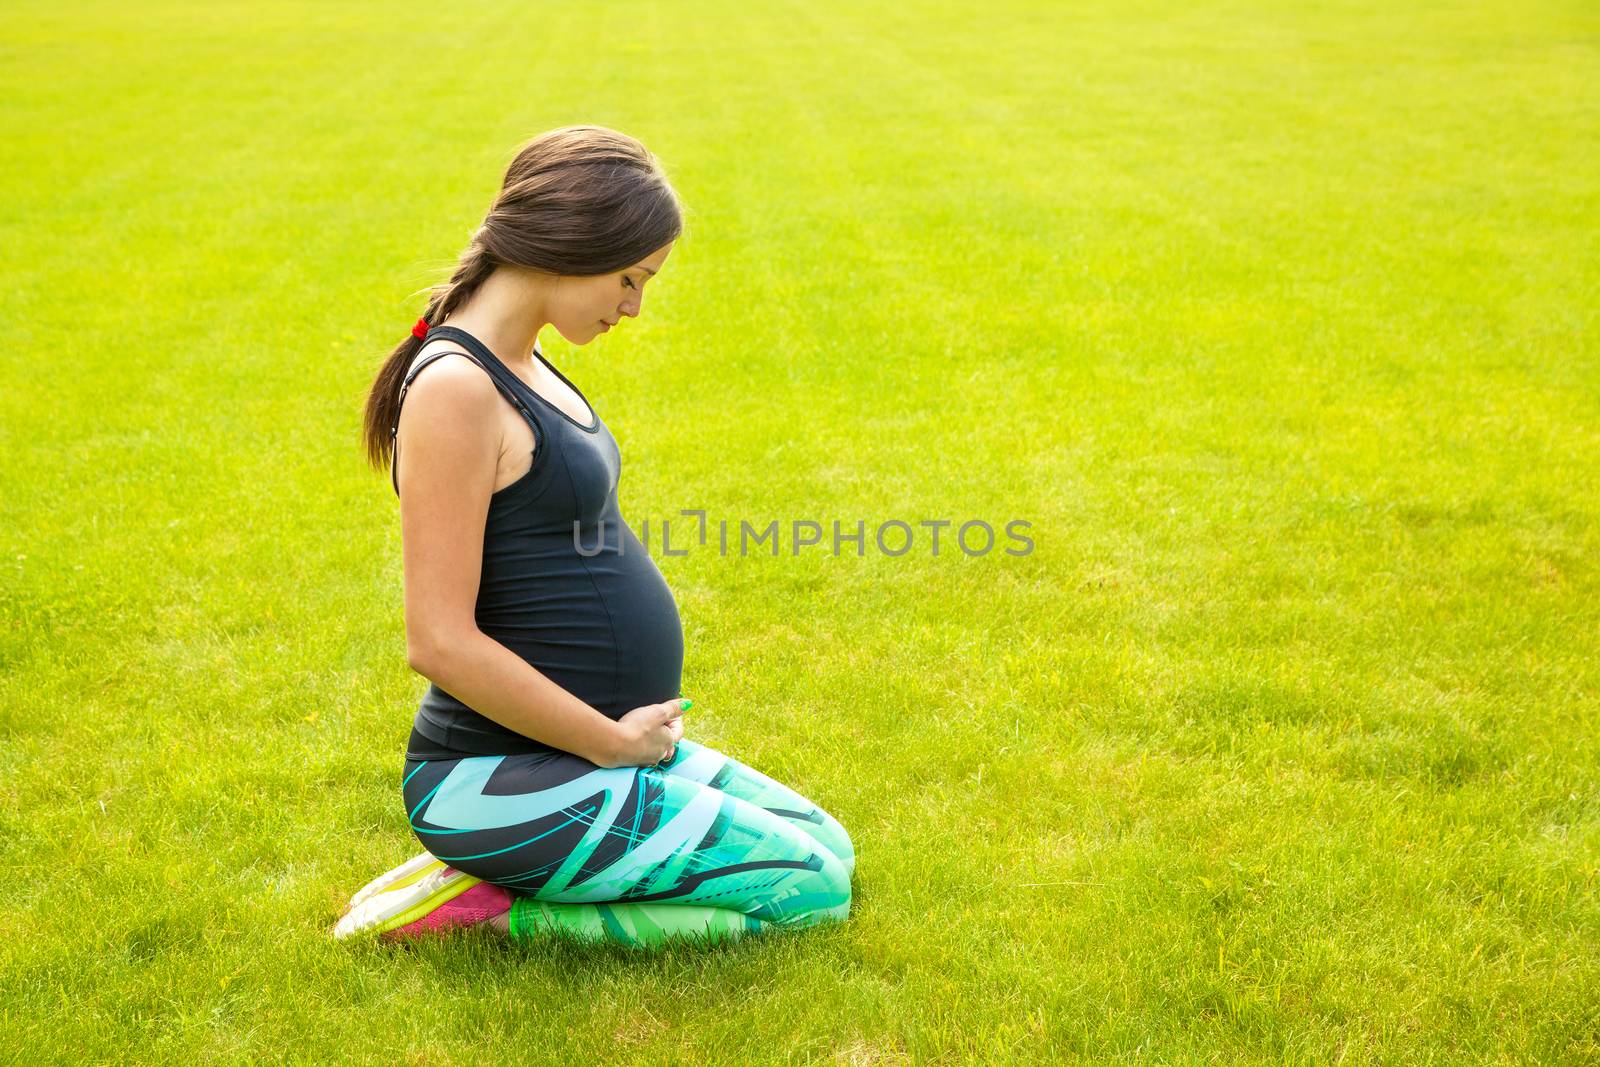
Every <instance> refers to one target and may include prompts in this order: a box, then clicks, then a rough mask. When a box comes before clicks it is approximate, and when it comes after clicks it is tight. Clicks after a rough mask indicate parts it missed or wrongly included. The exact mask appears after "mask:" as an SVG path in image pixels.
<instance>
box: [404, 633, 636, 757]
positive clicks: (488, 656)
mask: <svg viewBox="0 0 1600 1067" xmlns="http://www.w3.org/2000/svg"><path fill="white" fill-rule="evenodd" d="M411 667H412V670H415V671H416V672H417V673H418V674H420V675H422V676H423V677H425V678H427V679H428V680H429V681H430V682H432V683H433V684H435V685H437V686H438V687H439V688H440V689H443V690H444V691H445V692H447V693H449V694H450V695H451V696H453V697H455V698H456V699H457V700H459V701H461V702H462V703H463V704H465V705H467V706H468V707H469V708H471V709H473V710H474V711H476V712H478V714H480V715H483V716H485V717H487V718H490V719H493V720H494V721H495V722H497V723H499V724H500V725H501V726H504V727H506V728H507V729H510V730H515V731H516V732H517V733H519V734H521V735H522V736H524V737H531V738H533V739H534V740H535V741H540V742H543V743H544V744H546V745H550V746H551V747H552V748H559V749H561V750H563V751H566V752H571V753H573V754H575V755H578V756H582V757H583V758H584V759H586V760H588V761H589V762H591V763H594V764H597V765H598V766H601V767H608V766H610V765H611V762H612V760H613V759H614V757H615V754H616V749H617V741H618V738H617V732H618V727H617V724H616V721H615V720H614V719H611V718H608V717H607V716H606V715H604V714H603V713H601V712H600V711H598V710H597V709H595V708H593V707H591V706H589V705H588V704H586V703H585V702H584V701H582V700H580V699H578V698H577V697H576V696H574V695H573V694H571V693H569V692H568V691H567V690H565V689H563V688H561V686H559V685H557V684H556V683H555V682H553V681H551V680H550V678H549V676H547V675H546V674H544V672H542V671H540V670H539V669H538V668H536V667H534V666H533V665H532V664H530V663H528V661H527V660H525V659H523V658H522V657H521V656H519V655H517V654H516V653H515V652H513V651H511V650H510V649H509V648H507V647H506V646H505V645H502V644H501V643H500V642H498V641H496V640H495V639H494V638H492V637H490V636H488V635H487V634H485V633H483V632H482V631H481V630H473V631H472V632H470V633H468V634H464V635H463V636H462V637H461V639H460V640H459V641H457V642H455V643H454V644H446V645H444V646H443V647H440V648H436V649H434V650H433V651H432V652H431V653H430V654H429V655H428V656H426V657H423V658H420V659H416V660H414V661H413V662H412V664H411Z"/></svg>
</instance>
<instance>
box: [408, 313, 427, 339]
mask: <svg viewBox="0 0 1600 1067" xmlns="http://www.w3.org/2000/svg"><path fill="white" fill-rule="evenodd" d="M411 336H412V337H426V336H428V320H427V318H426V317H423V318H420V319H418V320H417V324H416V325H415V326H413V327H411Z"/></svg>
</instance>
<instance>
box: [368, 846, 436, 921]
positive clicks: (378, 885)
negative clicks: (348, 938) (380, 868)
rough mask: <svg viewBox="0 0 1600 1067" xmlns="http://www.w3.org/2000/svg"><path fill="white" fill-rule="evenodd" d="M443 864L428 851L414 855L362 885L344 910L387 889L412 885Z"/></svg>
mask: <svg viewBox="0 0 1600 1067" xmlns="http://www.w3.org/2000/svg"><path fill="white" fill-rule="evenodd" d="M443 866H444V860H440V859H434V857H433V856H432V855H430V854H429V853H427V852H424V853H422V854H421V855H420V856H413V857H412V858H411V859H408V860H406V861H405V862H404V863H402V864H401V865H400V866H398V867H396V868H394V869H393V870H391V871H385V872H384V873H383V874H380V875H378V877H376V878H374V879H373V880H372V881H370V882H368V883H367V884H366V885H364V886H362V887H361V891H360V892H359V893H357V894H356V895H355V896H353V897H351V898H350V903H349V904H348V905H346V907H345V909H344V910H345V912H346V913H349V912H350V911H351V910H353V909H354V908H355V907H356V906H357V905H359V904H360V903H361V902H362V901H364V900H367V899H368V898H369V897H374V896H376V895H377V894H379V893H382V892H383V891H384V890H387V889H399V888H400V887H401V886H407V885H410V884H412V883H413V882H415V881H417V880H418V879H420V878H422V877H424V876H426V875H427V873H428V872H429V871H436V870H439V869H440V868H442V867H443Z"/></svg>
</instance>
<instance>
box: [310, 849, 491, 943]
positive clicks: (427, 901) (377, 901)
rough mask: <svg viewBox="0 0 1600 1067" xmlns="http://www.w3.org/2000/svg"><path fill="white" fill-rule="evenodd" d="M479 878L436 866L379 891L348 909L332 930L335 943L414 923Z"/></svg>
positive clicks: (470, 886)
mask: <svg viewBox="0 0 1600 1067" xmlns="http://www.w3.org/2000/svg"><path fill="white" fill-rule="evenodd" d="M480 881H482V879H481V878H474V877H472V875H470V874H466V873H464V872H462V871H458V870H456V869H455V868H454V867H446V866H444V865H442V864H441V865H440V867H439V869H438V870H434V871H428V872H427V873H425V874H424V875H423V876H422V877H421V878H419V879H417V880H416V881H414V882H411V883H410V884H408V885H403V886H398V887H396V888H394V889H385V890H380V891H378V892H376V893H374V894H372V895H371V896H369V897H368V898H367V899H365V900H363V901H362V902H361V903H359V904H357V905H355V906H354V907H352V908H351V909H350V910H349V911H348V912H347V913H346V914H345V915H344V917H343V918H341V919H340V920H339V922H338V924H337V925H335V926H334V928H333V936H334V939H335V940H337V941H345V940H348V939H350V938H353V937H375V936H377V935H379V934H384V933H388V932H389V931H390V930H395V929H398V928H400V927H402V926H405V925H407V924H408V923H413V922H416V921H417V920H418V919H420V918H422V917H423V916H424V915H426V914H428V913H429V912H430V911H432V910H433V909H435V908H437V907H438V906H439V905H441V904H443V903H445V902H446V901H450V900H454V899H455V898H456V897H458V896H460V895H461V894H462V893H465V892H466V891H467V890H469V889H471V888H472V887H473V886H475V885H477V884H478V883H479V882H480Z"/></svg>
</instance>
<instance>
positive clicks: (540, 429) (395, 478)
mask: <svg viewBox="0 0 1600 1067" xmlns="http://www.w3.org/2000/svg"><path fill="white" fill-rule="evenodd" d="M451 330H452V327H449V326H436V327H434V328H433V329H431V330H429V331H428V340H430V341H431V340H433V339H434V335H435V334H438V333H442V332H445V331H451ZM453 332H454V333H455V334H458V335H459V334H462V331H460V330H453ZM465 336H466V337H467V338H469V339H470V340H471V341H472V342H473V343H476V340H477V339H476V338H473V337H472V336H471V335H470V334H466V335H465ZM445 356H465V357H466V358H468V359H470V360H472V362H473V363H476V364H477V365H478V368H479V369H480V370H482V371H483V372H484V373H485V374H487V375H488V376H489V380H490V381H492V382H494V387H495V388H496V389H498V390H499V391H500V395H501V396H503V397H505V398H506V400H507V402H509V403H510V404H511V406H512V407H514V408H516V409H517V411H519V412H520V413H521V414H522V417H523V418H524V419H525V420H527V423H528V425H529V426H531V427H533V434H534V447H535V449H537V448H538V446H539V445H540V444H541V443H542V442H543V441H544V440H545V429H544V424H543V423H541V422H540V421H539V419H538V417H537V416H535V415H534V413H533V411H532V410H531V409H530V408H529V407H528V405H527V404H525V403H524V402H523V400H522V397H520V396H518V395H517V392H516V390H515V389H513V388H512V387H511V386H510V385H508V384H507V383H506V382H505V381H504V380H503V379H502V378H501V377H500V374H510V372H509V371H507V370H506V369H505V368H504V367H502V366H500V364H499V361H498V360H496V359H494V353H492V352H491V353H489V359H490V362H488V363H485V362H484V361H483V360H481V359H479V358H478V357H477V356H475V355H473V354H472V353H471V352H462V351H461V350H459V349H454V348H449V349H445V350H444V351H442V352H434V353H433V354H431V355H429V356H428V358H426V359H424V360H422V361H421V362H420V363H418V364H417V365H416V366H414V367H412V368H411V370H410V371H409V372H408V373H407V374H406V377H405V381H403V382H401V383H400V397H399V401H398V402H397V403H396V404H395V406H394V421H393V422H392V423H390V424H389V440H390V441H392V442H393V453H392V456H393V459H392V461H391V462H390V464H389V484H390V485H392V486H394V495H395V496H399V495H400V481H399V478H400V409H401V408H402V407H404V406H405V402H406V393H408V392H410V391H411V383H412V382H414V381H416V379H417V375H418V374H421V373H422V371H423V368H425V367H427V366H428V364H430V363H432V362H434V361H435V360H438V359H441V358H443V357H445ZM496 371H499V373H496ZM511 377H513V378H515V377H516V376H515V375H511Z"/></svg>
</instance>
